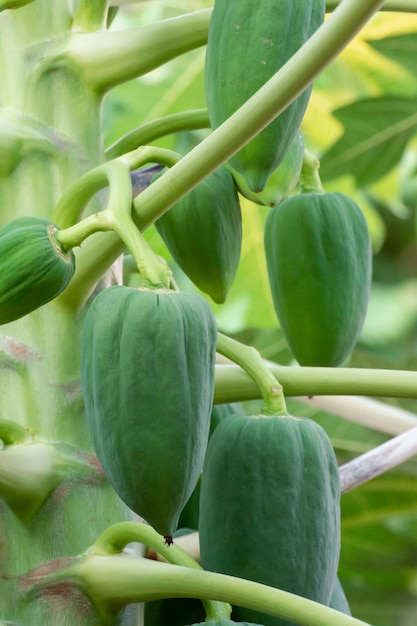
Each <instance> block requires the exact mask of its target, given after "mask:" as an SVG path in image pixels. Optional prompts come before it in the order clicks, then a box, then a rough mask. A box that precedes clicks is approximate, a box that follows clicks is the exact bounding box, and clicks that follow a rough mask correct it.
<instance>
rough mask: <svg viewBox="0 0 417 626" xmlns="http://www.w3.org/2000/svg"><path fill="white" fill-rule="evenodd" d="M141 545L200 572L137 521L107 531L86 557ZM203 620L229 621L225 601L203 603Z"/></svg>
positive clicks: (175, 548)
mask: <svg viewBox="0 0 417 626" xmlns="http://www.w3.org/2000/svg"><path fill="white" fill-rule="evenodd" d="M133 542H137V543H142V544H144V545H145V546H146V547H148V548H153V549H154V550H155V551H156V552H157V553H158V554H160V555H161V556H162V557H164V558H165V559H166V560H167V561H168V562H169V563H171V564H173V565H180V566H182V567H189V568H191V569H197V570H201V566H200V565H199V564H198V563H197V561H195V560H194V559H193V558H192V557H191V556H190V555H189V554H188V553H187V552H186V551H185V550H183V549H182V548H180V547H179V546H177V545H175V544H170V545H168V544H167V543H166V542H165V541H164V539H163V537H162V536H161V535H159V534H158V533H157V532H156V531H155V530H154V529H153V528H151V526H146V525H145V524H141V523H139V522H121V523H120V524H114V525H113V526H110V527H109V528H107V529H106V530H105V531H104V532H103V533H102V534H101V535H100V537H98V539H97V541H95V542H94V544H93V545H92V546H91V547H90V548H89V550H88V554H96V555H111V554H119V553H120V552H122V551H123V549H124V548H125V547H126V546H127V545H128V544H129V543H133ZM202 602H203V606H204V610H205V612H206V619H207V620H209V619H212V620H218V619H228V618H229V617H230V613H231V611H232V608H231V606H230V605H229V604H227V603H224V602H216V601H215V600H203V601H202Z"/></svg>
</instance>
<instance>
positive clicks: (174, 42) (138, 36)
mask: <svg viewBox="0 0 417 626" xmlns="http://www.w3.org/2000/svg"><path fill="white" fill-rule="evenodd" d="M209 21H210V11H196V12H195V13H190V14H188V15H183V16H180V17H177V18H173V19H170V20H164V21H163V22H157V23H155V24H151V25H149V26H139V27H137V28H132V29H129V30H127V31H115V32H97V33H92V34H89V33H87V34H84V33H83V34H78V33H75V34H74V35H73V37H72V38H71V39H70V40H69V42H68V44H66V46H65V47H64V48H63V50H62V51H61V52H60V53H59V54H58V55H56V57H55V58H54V56H51V57H50V58H49V59H48V60H47V62H48V63H51V64H52V65H55V64H57V65H59V64H60V63H61V62H62V61H63V60H64V59H65V61H67V62H70V63H74V64H75V65H76V66H77V67H78V68H79V71H80V73H81V75H82V76H83V77H84V80H85V82H86V83H87V84H89V85H90V87H91V88H92V89H93V90H94V91H96V92H100V93H105V92H107V91H109V90H110V89H112V88H113V87H115V86H116V85H120V84H121V83H123V82H126V81H128V80H131V79H132V78H136V77H137V76H141V75H142V74H145V73H146V72H150V71H151V70H153V69H155V68H156V67H159V66H160V65H163V64H164V63H166V62H167V61H170V60H171V59H173V58H175V57H176V56H178V55H179V54H183V53H184V52H187V51H188V50H193V49H194V48H198V47H200V46H203V45H204V44H205V43H206V40H207V29H208V24H209ZM158 44H159V45H158Z"/></svg>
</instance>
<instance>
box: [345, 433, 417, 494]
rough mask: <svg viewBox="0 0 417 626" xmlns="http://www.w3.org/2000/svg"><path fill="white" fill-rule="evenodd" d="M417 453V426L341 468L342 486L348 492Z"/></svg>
mask: <svg viewBox="0 0 417 626" xmlns="http://www.w3.org/2000/svg"><path fill="white" fill-rule="evenodd" d="M415 455H417V426H415V427H414V428H411V429H410V430H408V431H406V432H405V433H402V434H401V435H398V436H397V437H394V438H393V439H390V441H387V442H385V443H383V444H381V445H380V446H377V447H376V448H373V449H372V450H370V451H369V452H366V453H365V454H362V455H361V456H360V457H358V458H356V459H354V460H353V461H350V462H349V463H345V465H342V466H341V467H340V469H339V476H340V488H341V491H342V493H346V492H347V491H350V490H351V489H354V488H355V487H359V485H362V484H363V483H366V482H368V480H371V479H372V478H375V477H376V476H379V475H380V474H383V473H384V472H387V471H388V470H390V469H392V468H394V467H397V466H398V465H401V464H402V463H405V461H408V460H409V459H411V458H412V457H413V456H415Z"/></svg>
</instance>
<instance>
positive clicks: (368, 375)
mask: <svg viewBox="0 0 417 626" xmlns="http://www.w3.org/2000/svg"><path fill="white" fill-rule="evenodd" d="M268 367H269V368H270V370H271V372H272V373H273V374H274V376H276V377H277V379H278V380H279V381H280V383H281V385H282V387H283V390H284V394H285V396H286V397H290V396H337V395H340V396H349V395H355V396H377V397H386V398H417V372H410V371H405V370H404V371H403V370H383V369H365V368H364V369H362V368H346V367H338V368H336V367H284V366H279V365H275V364H273V363H269V362H268ZM261 397H262V396H261V393H260V391H259V387H258V385H257V384H256V383H255V382H254V380H253V379H252V378H251V377H250V376H249V375H248V374H247V373H246V372H245V371H244V370H242V369H241V368H240V367H237V366H235V365H216V384H215V392H214V402H215V403H216V404H227V403H229V402H243V401H245V400H255V399H259V398H261Z"/></svg>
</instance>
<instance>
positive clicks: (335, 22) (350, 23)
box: [133, 0, 383, 223]
mask: <svg viewBox="0 0 417 626" xmlns="http://www.w3.org/2000/svg"><path fill="white" fill-rule="evenodd" d="M382 4H383V0H368V2H366V3H365V2H363V0H343V2H342V3H341V4H340V6H339V7H338V8H337V10H336V11H334V13H332V15H331V16H330V17H329V19H328V20H326V21H325V22H324V24H323V25H322V26H321V27H320V28H319V29H318V30H317V31H316V32H315V33H314V35H313V36H312V37H310V39H309V40H308V41H307V42H306V43H305V44H304V45H303V46H302V47H301V48H300V50H298V52H297V53H296V54H295V55H294V56H293V57H291V59H289V61H288V62H287V63H286V64H285V65H284V66H283V67H282V68H281V69H280V70H279V71H278V72H277V73H276V74H274V76H272V78H271V79H270V80H269V81H267V83H265V85H264V86H263V87H261V88H260V89H259V90H258V91H257V92H256V93H255V94H254V95H253V96H252V97H251V98H250V99H249V100H248V101H247V102H246V103H245V104H244V105H242V106H241V107H240V108H239V109H238V110H237V111H236V112H235V113H234V114H233V115H231V116H230V117H229V118H228V119H227V120H226V121H225V122H224V123H223V124H221V126H219V127H218V128H217V129H216V130H214V131H213V132H212V133H211V134H210V135H209V136H208V137H207V138H206V139H204V140H203V141H201V142H200V143H199V144H198V145H197V146H196V147H195V148H194V149H193V150H191V152H189V153H188V154H187V155H185V156H184V158H183V159H181V161H180V162H179V163H177V165H175V166H174V167H172V168H171V170H170V171H169V172H167V173H166V175H165V176H164V177H161V178H160V179H159V180H157V181H155V183H154V184H153V185H152V190H150V189H149V188H148V189H145V190H144V191H143V193H141V194H140V195H139V196H138V197H137V198H135V200H134V203H133V204H134V207H135V209H136V211H137V212H138V215H139V216H140V218H139V219H140V220H141V222H142V223H143V222H145V223H147V222H149V221H152V220H155V219H156V218H158V217H159V216H160V215H161V214H162V213H164V212H165V211H166V210H167V209H169V208H170V207H171V206H172V205H173V204H175V203H176V202H177V201H178V200H180V198H182V196H183V195H185V194H186V193H188V192H189V191H190V190H191V189H193V188H194V187H196V186H197V185H198V184H199V183H200V182H201V181H202V180H203V179H204V178H205V177H206V176H208V175H209V174H211V173H212V172H213V171H214V170H216V169H217V168H218V167H220V166H221V165H222V164H223V163H224V162H225V161H227V160H228V159H230V157H232V156H233V155H234V154H235V153H236V152H237V151H238V150H239V149H240V148H242V147H243V146H244V145H246V143H248V142H249V141H250V140H251V139H252V138H253V137H254V136H255V135H257V134H258V133H259V132H260V131H262V130H263V129H264V128H265V127H266V126H268V124H270V123H271V122H272V121H273V120H274V119H275V118H276V117H277V116H278V115H279V114H280V113H281V112H282V111H283V110H284V109H285V108H286V107H287V106H288V105H289V104H290V103H291V102H292V101H293V100H295V98H296V97H297V96H298V95H300V94H301V93H302V92H303V91H304V90H305V89H306V87H307V86H308V85H310V84H311V83H312V82H313V80H314V79H315V78H316V77H317V76H318V75H319V74H320V72H322V71H323V70H324V69H325V68H326V67H327V66H328V65H329V63H330V62H331V61H332V60H333V59H334V58H336V56H337V55H338V54H339V53H340V52H341V51H342V50H343V49H344V47H345V46H346V45H347V44H348V43H349V41H350V40H351V39H352V38H353V37H354V36H355V35H356V33H357V32H358V31H359V30H360V28H362V26H364V25H365V24H366V22H367V21H368V20H369V19H370V18H371V17H372V15H373V14H374V13H375V12H376V11H377V10H378V9H379V8H380V7H381V6H382Z"/></svg>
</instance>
